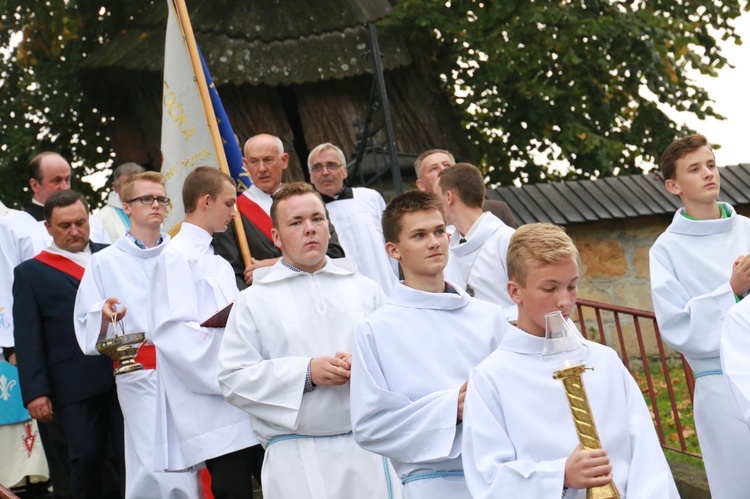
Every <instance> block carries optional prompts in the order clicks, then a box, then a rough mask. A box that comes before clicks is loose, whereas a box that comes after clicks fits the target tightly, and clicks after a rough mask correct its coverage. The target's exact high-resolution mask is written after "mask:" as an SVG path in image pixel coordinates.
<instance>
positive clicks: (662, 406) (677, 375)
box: [630, 359, 703, 468]
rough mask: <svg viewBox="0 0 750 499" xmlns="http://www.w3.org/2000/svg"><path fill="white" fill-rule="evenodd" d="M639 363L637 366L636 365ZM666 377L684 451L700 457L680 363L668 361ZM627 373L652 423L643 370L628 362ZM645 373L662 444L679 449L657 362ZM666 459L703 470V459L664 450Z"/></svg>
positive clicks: (660, 370) (662, 374) (691, 408)
mask: <svg viewBox="0 0 750 499" xmlns="http://www.w3.org/2000/svg"><path fill="white" fill-rule="evenodd" d="M639 364H640V363H639ZM667 366H668V369H669V378H670V381H671V384H672V390H673V392H674V399H675V406H676V408H677V414H678V417H679V420H680V424H681V427H682V436H683V438H684V439H685V447H686V450H687V451H688V452H693V453H696V454H700V452H701V450H700V445H699V444H698V437H697V435H696V433H695V420H694V419H693V404H692V401H691V400H690V394H689V393H688V387H687V382H686V381H685V372H684V370H683V367H682V363H681V362H680V361H678V360H676V359H675V360H671V359H670V360H668V361H667ZM630 368H631V369H630V370H631V373H632V374H633V377H634V378H635V380H636V382H637V383H638V386H639V387H640V389H641V392H642V393H643V397H644V399H645V400H646V405H648V408H649V411H650V412H651V418H652V419H653V420H654V424H656V415H655V414H656V413H655V411H654V408H653V405H652V402H651V394H650V393H649V386H648V382H647V380H646V375H645V370H644V369H643V366H642V365H637V364H635V363H633V362H632V361H631V364H630ZM649 368H650V369H649V370H650V372H651V377H652V386H653V390H654V392H655V395H656V406H657V409H658V413H659V419H660V421H661V425H662V430H663V432H664V439H665V443H666V444H667V445H669V446H671V447H675V448H678V449H679V448H680V438H679V434H678V429H677V421H676V419H677V418H675V415H674V413H673V411H672V404H671V401H670V398H669V391H668V390H667V379H666V376H665V375H664V372H663V370H662V366H661V362H659V360H658V359H651V360H650V361H649ZM665 454H666V456H667V459H669V460H670V461H676V462H681V463H687V464H692V465H694V466H699V467H701V468H703V460H701V459H699V458H696V457H692V456H688V455H686V454H682V453H680V452H675V451H670V450H666V449H665Z"/></svg>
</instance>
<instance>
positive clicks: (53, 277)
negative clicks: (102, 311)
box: [13, 243, 114, 407]
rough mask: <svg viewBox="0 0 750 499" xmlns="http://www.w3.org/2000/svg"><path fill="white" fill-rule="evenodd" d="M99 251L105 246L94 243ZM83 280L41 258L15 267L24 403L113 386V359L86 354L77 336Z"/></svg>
mask: <svg viewBox="0 0 750 499" xmlns="http://www.w3.org/2000/svg"><path fill="white" fill-rule="evenodd" d="M90 246H91V251H92V252H96V251H99V250H100V249H102V248H104V247H105V246H106V245H103V244H97V243H90ZM79 284H80V281H79V280H78V279H76V278H74V277H72V276H70V275H68V274H66V273H64V272H62V271H60V270H57V269H55V268H53V267H50V266H48V265H46V264H44V263H42V262H40V261H39V260H37V259H35V258H32V259H31V260H26V261H25V262H23V263H22V264H20V265H19V266H17V267H16V268H15V279H14V281H13V321H14V323H15V327H14V330H13V333H14V339H15V344H16V359H17V361H18V376H19V380H20V384H21V393H22V394H23V404H24V406H25V405H27V404H28V403H29V402H30V401H31V400H33V399H35V398H37V397H40V396H42V395H48V396H49V397H50V398H51V399H52V403H53V405H54V406H55V407H63V406H65V405H67V404H70V403H72V402H80V401H82V400H85V399H88V398H90V397H93V396H95V395H100V394H102V393H105V392H106V391H107V390H109V389H110V388H111V387H112V385H113V383H114V376H113V375H112V361H111V360H109V359H108V358H107V357H104V356H86V355H84V354H83V352H82V351H81V348H80V347H79V346H78V342H77V341H76V335H75V330H74V328H73V308H74V306H75V299H76V292H77V291H78V286H79Z"/></svg>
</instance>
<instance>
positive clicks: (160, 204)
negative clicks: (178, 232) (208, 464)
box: [74, 172, 198, 497]
mask: <svg viewBox="0 0 750 499" xmlns="http://www.w3.org/2000/svg"><path fill="white" fill-rule="evenodd" d="M119 178H120V179H121V178H122V177H119ZM120 193H121V195H122V198H123V199H124V200H125V201H124V202H123V203H122V209H123V211H124V212H125V213H126V214H127V216H128V218H129V221H130V223H129V229H128V230H127V231H126V232H125V234H124V236H123V237H120V238H119V239H118V240H117V241H116V242H115V244H113V245H112V246H109V247H107V248H105V249H103V250H102V251H100V252H98V253H95V254H94V255H92V257H91V261H90V262H89V265H88V267H86V271H85V272H84V274H83V279H82V280H81V285H80V287H79V288H78V294H77V296H76V303H75V322H74V325H75V331H76V338H77V340H78V344H79V346H80V347H81V350H82V351H83V352H84V353H85V354H87V355H99V352H98V351H97V349H96V342H97V341H99V340H101V339H104V338H111V337H112V336H114V334H115V331H114V328H113V325H112V316H113V315H114V314H117V317H116V319H117V320H118V321H122V328H123V329H124V331H125V333H136V332H143V333H145V334H146V342H145V344H144V345H142V346H141V348H140V350H139V352H138V356H137V357H136V359H135V360H136V362H139V363H141V364H142V365H143V367H144V369H143V370H142V371H136V372H132V373H127V374H122V375H120V376H117V378H116V381H117V394H118V398H119V400H120V408H121V409H122V415H123V418H124V419H125V496H126V497H149V496H153V495H158V496H159V497H173V496H175V495H182V496H186V497H196V495H197V493H198V479H197V477H196V474H195V473H190V474H187V473H155V472H154V470H153V468H154V466H153V462H154V456H153V449H154V440H155V423H156V370H155V369H156V352H155V350H154V345H153V342H152V341H151V330H150V329H149V327H148V323H147V320H146V297H147V293H148V287H149V284H150V282H151V276H152V273H153V269H154V265H155V264H156V259H157V257H158V256H159V255H160V254H161V252H162V250H163V249H164V247H165V246H166V243H167V242H168V241H169V235H168V234H165V233H163V232H161V224H162V222H163V221H164V217H165V216H166V214H167V205H169V198H168V197H166V191H165V188H164V178H163V177H162V175H161V174H160V173H157V172H146V173H139V174H136V175H133V176H132V177H130V178H129V179H128V181H127V182H125V183H124V184H123V185H122V186H121V189H120ZM125 269H127V270H125ZM121 332H122V331H121V330H120V331H118V333H121Z"/></svg>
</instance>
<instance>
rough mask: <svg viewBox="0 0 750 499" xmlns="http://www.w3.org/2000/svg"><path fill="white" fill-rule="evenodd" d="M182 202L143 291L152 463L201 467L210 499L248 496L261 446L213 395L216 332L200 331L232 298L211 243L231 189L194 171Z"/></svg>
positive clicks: (161, 467)
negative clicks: (153, 367) (181, 215)
mask: <svg viewBox="0 0 750 499" xmlns="http://www.w3.org/2000/svg"><path fill="white" fill-rule="evenodd" d="M182 199H183V204H184V206H185V221H184V222H183V223H182V226H181V229H180V233H179V234H177V235H176V236H175V237H174V238H173V239H172V241H171V242H170V243H169V244H168V245H167V246H166V247H165V248H164V250H163V251H162V253H161V255H159V257H158V259H157V262H156V265H155V266H154V272H153V278H152V279H151V286H150V288H149V292H148V324H149V325H150V327H151V328H152V341H153V342H154V346H155V347H156V363H157V365H158V366H159V368H158V369H157V371H156V372H157V394H156V396H157V405H156V418H157V419H156V421H157V423H156V443H155V449H154V462H155V464H154V466H155V469H156V470H157V471H183V470H186V469H196V468H202V467H204V464H205V467H206V468H208V471H209V472H210V474H211V491H212V492H213V495H214V497H216V498H217V499H219V498H222V497H252V495H253V483H252V474H255V476H256V477H257V478H260V466H261V463H262V448H260V446H259V445H258V441H257V440H255V438H254V437H253V433H252V426H251V425H250V418H249V417H248V415H247V414H246V413H245V412H244V411H242V410H240V409H237V408H236V407H234V406H232V405H231V404H229V402H227V401H226V400H224V397H223V396H222V395H221V390H220V388H219V360H218V355H219V345H220V344H221V338H222V336H223V333H224V328H223V327H204V326H201V324H202V323H203V322H205V321H206V320H207V319H208V318H210V317H212V316H213V315H214V314H215V312H217V311H219V310H221V309H223V308H224V307H226V306H227V305H228V304H229V303H231V302H233V301H234V300H235V299H236V298H237V295H238V294H239V291H238V289H237V283H236V281H235V277H234V272H233V271H232V266H231V265H230V264H229V263H228V262H227V261H226V260H224V259H223V258H222V257H220V256H218V255H216V254H215V253H214V250H213V247H212V246H211V239H212V237H213V234H214V233H215V232H221V231H224V230H226V229H227V225H229V223H230V222H231V221H232V219H233V218H234V216H235V202H236V199H237V195H236V193H235V184H234V181H233V180H232V178H231V177H230V176H229V175H227V174H225V173H223V172H221V171H220V170H219V169H218V168H212V167H199V168H196V169H195V170H193V171H192V172H191V173H190V174H189V175H188V176H187V178H186V179H185V183H184V184H183V187H182ZM251 472H252V474H251Z"/></svg>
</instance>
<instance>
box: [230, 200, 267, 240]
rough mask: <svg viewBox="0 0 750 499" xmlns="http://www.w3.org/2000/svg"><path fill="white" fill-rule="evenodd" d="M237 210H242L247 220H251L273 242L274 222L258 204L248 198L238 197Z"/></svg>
mask: <svg viewBox="0 0 750 499" xmlns="http://www.w3.org/2000/svg"><path fill="white" fill-rule="evenodd" d="M237 208H238V209H239V210H240V213H242V214H243V215H244V216H245V218H247V219H248V220H250V222H252V224H253V225H255V226H256V227H257V228H258V229H259V230H260V231H261V232H262V233H263V235H265V236H266V237H267V238H268V239H269V240H270V241H273V235H272V234H271V229H272V228H273V222H272V221H271V217H269V216H268V214H267V213H266V212H265V210H263V208H261V207H260V205H259V204H258V203H256V202H255V201H253V200H252V199H250V198H249V197H247V196H244V195H243V196H238V197H237Z"/></svg>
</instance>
